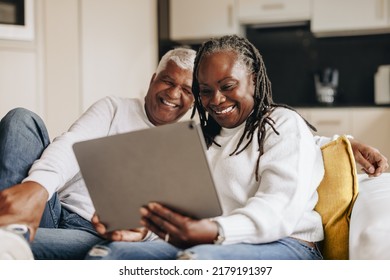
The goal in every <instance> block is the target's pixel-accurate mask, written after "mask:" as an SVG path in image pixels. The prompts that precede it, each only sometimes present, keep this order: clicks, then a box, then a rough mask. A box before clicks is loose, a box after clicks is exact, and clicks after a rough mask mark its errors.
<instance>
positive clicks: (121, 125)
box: [23, 97, 154, 220]
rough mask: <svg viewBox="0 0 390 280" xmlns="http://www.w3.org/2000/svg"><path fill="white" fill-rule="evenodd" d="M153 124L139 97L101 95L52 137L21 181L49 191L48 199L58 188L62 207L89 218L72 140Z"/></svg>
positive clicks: (89, 204) (88, 202) (89, 205)
mask: <svg viewBox="0 0 390 280" xmlns="http://www.w3.org/2000/svg"><path fill="white" fill-rule="evenodd" d="M153 126H154V125H153V124H152V123H151V122H150V121H149V120H148V118H147V116H146V113H145V109H144V106H143V103H142V102H141V101H140V100H138V99H129V98H119V97H106V98H103V99H101V100H99V101H97V102H96V103H95V104H93V105H92V106H91V107H90V108H89V109H88V110H87V111H86V112H85V113H84V114H83V115H82V116H81V117H80V118H79V119H78V120H77V121H76V122H75V123H74V124H73V125H72V126H71V127H70V129H69V130H68V131H67V132H65V133H64V134H62V135H61V136H59V137H57V138H55V139H54V140H53V142H52V143H51V144H50V145H49V147H48V148H47V149H46V150H45V151H44V152H43V154H42V157H41V158H40V159H39V160H37V161H36V162H35V163H34V164H33V166H32V167H31V169H30V171H29V175H28V177H27V178H25V179H24V180H23V181H35V182H37V183H39V184H41V185H42V186H43V187H45V188H46V190H47V191H48V192H49V199H50V198H51V197H52V195H53V193H54V192H58V195H59V199H60V201H61V203H62V205H63V206H64V207H65V208H67V209H69V210H71V211H73V212H75V213H77V214H79V215H80V216H82V217H83V218H85V219H87V220H90V219H91V218H92V215H93V213H94V211H95V210H94V207H93V205H92V201H91V199H90V197H89V194H88V191H87V188H86V186H85V183H84V181H83V179H82V177H81V174H80V169H79V166H78V163H77V160H76V158H75V156H74V153H73V150H72V145H73V143H75V142H78V141H83V140H87V139H93V138H99V137H104V136H108V135H114V134H118V133H125V132H129V131H135V130H139V129H145V128H149V127H153ZM113 191H114V189H113Z"/></svg>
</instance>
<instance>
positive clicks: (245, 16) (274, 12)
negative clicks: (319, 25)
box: [238, 0, 311, 24]
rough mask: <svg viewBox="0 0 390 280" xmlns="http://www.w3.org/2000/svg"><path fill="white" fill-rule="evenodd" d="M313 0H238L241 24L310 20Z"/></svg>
mask: <svg viewBox="0 0 390 280" xmlns="http://www.w3.org/2000/svg"><path fill="white" fill-rule="evenodd" d="M310 16H311V0H238V19H239V21H240V23H241V24H280V23H286V22H299V21H309V20H310Z"/></svg>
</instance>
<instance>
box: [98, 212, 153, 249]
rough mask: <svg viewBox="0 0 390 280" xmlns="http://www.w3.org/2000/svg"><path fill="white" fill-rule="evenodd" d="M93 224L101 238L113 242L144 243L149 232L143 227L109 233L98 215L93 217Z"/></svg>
mask: <svg viewBox="0 0 390 280" xmlns="http://www.w3.org/2000/svg"><path fill="white" fill-rule="evenodd" d="M92 224H93V226H94V227H95V229H96V231H97V232H98V233H99V234H100V235H101V236H103V237H104V238H106V239H109V240H112V241H131V242H136V241H142V240H143V239H144V238H145V236H146V234H147V233H148V230H147V229H146V228H143V227H140V228H136V229H131V230H114V231H110V232H107V229H106V226H105V225H104V224H103V223H101V222H100V220H99V217H98V216H97V215H96V214H95V215H93V217H92Z"/></svg>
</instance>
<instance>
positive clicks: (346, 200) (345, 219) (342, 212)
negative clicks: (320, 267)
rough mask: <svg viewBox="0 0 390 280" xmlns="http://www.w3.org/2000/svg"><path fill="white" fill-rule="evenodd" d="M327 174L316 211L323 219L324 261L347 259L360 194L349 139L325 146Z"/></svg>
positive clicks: (320, 187) (323, 148)
mask: <svg viewBox="0 0 390 280" xmlns="http://www.w3.org/2000/svg"><path fill="white" fill-rule="evenodd" d="M321 150H322V157H323V160H324V166H325V174H324V178H323V179H322V181H321V184H320V186H319V187H318V196H319V199H318V203H317V205H316V207H315V210H316V211H317V212H318V213H319V214H320V215H321V217H322V224H323V226H324V234H325V237H324V241H323V244H322V250H321V252H322V254H323V256H324V259H328V260H345V259H348V257H349V253H348V248H349V220H350V216H351V212H352V206H353V203H354V202H355V199H356V197H357V194H358V182H357V173H356V165H355V158H354V156H353V151H352V148H351V144H350V142H349V141H348V139H347V138H346V137H345V136H340V137H339V138H338V139H336V140H334V141H332V142H330V143H328V144H326V145H324V146H322V147H321Z"/></svg>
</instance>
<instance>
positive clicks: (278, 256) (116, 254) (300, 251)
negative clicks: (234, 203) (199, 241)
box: [86, 238, 322, 260]
mask: <svg viewBox="0 0 390 280" xmlns="http://www.w3.org/2000/svg"><path fill="white" fill-rule="evenodd" d="M86 258H87V259H89V260H114V259H116V260H175V259H192V260H322V255H321V253H320V251H319V250H318V248H313V247H310V246H309V245H307V244H306V243H305V242H303V241H299V240H297V239H294V238H283V239H281V240H278V241H275V242H271V243H264V244H244V243H238V244H232V245H211V244H206V245H197V246H194V247H192V248H189V249H186V250H180V249H179V248H176V247H174V246H172V245H171V244H169V243H166V242H164V241H162V240H155V241H146V242H108V241H107V242H105V243H102V244H99V245H96V246H94V248H93V249H92V250H91V251H90V252H89V253H88V255H87V257H86Z"/></svg>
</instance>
